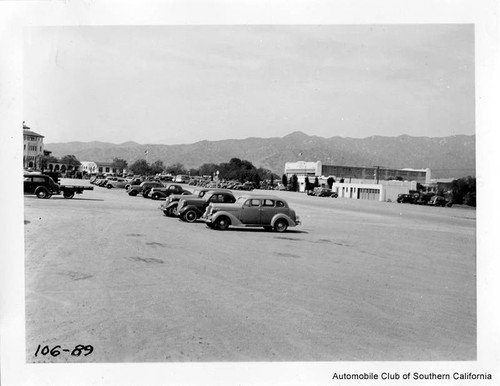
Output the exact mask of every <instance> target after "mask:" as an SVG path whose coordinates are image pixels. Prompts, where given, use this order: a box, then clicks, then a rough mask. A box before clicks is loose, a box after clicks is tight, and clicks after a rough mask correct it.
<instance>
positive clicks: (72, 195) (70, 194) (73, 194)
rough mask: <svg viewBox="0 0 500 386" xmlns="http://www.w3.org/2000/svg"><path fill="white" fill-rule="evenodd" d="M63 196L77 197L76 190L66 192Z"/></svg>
mask: <svg viewBox="0 0 500 386" xmlns="http://www.w3.org/2000/svg"><path fill="white" fill-rule="evenodd" d="M63 196H64V198H73V197H75V192H64V193H63Z"/></svg>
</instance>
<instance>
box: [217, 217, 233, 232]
mask: <svg viewBox="0 0 500 386" xmlns="http://www.w3.org/2000/svg"><path fill="white" fill-rule="evenodd" d="M229 225H231V222H230V221H229V219H228V218H227V217H219V218H218V219H217V220H216V221H215V228H216V229H218V230H220V231H225V230H226V229H227V228H229Z"/></svg>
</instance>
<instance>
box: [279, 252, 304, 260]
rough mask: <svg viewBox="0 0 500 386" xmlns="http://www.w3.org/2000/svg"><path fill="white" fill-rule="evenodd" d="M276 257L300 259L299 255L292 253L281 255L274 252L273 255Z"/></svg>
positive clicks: (281, 253)
mask: <svg viewBox="0 0 500 386" xmlns="http://www.w3.org/2000/svg"><path fill="white" fill-rule="evenodd" d="M274 254H275V255H276V256H282V257H293V258H295V259H297V258H300V256H299V255H294V254H293V253H283V252H275V253H274Z"/></svg>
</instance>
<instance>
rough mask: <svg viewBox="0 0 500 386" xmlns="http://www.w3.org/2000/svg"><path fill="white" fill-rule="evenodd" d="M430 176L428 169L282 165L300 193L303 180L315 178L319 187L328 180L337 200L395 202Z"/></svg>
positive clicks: (291, 163) (305, 163) (325, 184)
mask: <svg viewBox="0 0 500 386" xmlns="http://www.w3.org/2000/svg"><path fill="white" fill-rule="evenodd" d="M430 174H431V171H430V169H389V168H381V167H377V166H373V167H354V166H353V167H351V166H334V165H323V164H322V163H321V161H316V162H305V161H298V162H287V163H285V175H286V176H287V178H290V177H292V176H293V175H295V176H297V180H298V183H299V191H300V192H304V191H305V185H306V184H305V179H306V177H307V178H308V180H309V182H310V183H311V184H313V183H314V180H315V179H316V178H318V183H319V186H327V184H328V182H327V181H328V178H329V177H331V178H333V179H334V181H335V182H334V183H333V185H332V190H333V191H334V192H336V193H337V194H338V195H339V197H340V198H352V199H364V200H378V201H395V200H396V199H397V197H398V195H399V194H408V193H409V192H410V190H416V189H417V183H425V182H427V181H429V180H430ZM393 178H394V179H393ZM395 178H398V180H395Z"/></svg>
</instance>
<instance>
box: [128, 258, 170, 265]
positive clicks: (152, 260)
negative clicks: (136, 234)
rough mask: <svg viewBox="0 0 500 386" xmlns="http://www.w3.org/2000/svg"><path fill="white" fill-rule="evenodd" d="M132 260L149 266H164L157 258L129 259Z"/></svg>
mask: <svg viewBox="0 0 500 386" xmlns="http://www.w3.org/2000/svg"><path fill="white" fill-rule="evenodd" d="M129 259H130V260H133V261H140V262H141V263H147V264H163V263H164V261H163V260H160V259H157V258H155V257H138V256H133V257H129Z"/></svg>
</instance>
